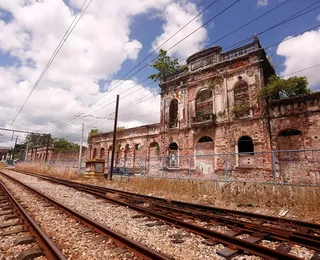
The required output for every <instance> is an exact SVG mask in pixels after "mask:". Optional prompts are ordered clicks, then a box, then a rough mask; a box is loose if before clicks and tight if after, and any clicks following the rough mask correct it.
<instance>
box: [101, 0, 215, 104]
mask: <svg viewBox="0 0 320 260" xmlns="http://www.w3.org/2000/svg"><path fill="white" fill-rule="evenodd" d="M217 1H218V0H215V1H212V2H211V3H210V4H209V5H208V6H206V7H205V8H204V9H203V10H202V11H201V12H199V13H198V14H197V15H196V16H194V17H193V18H192V19H191V20H190V21H189V22H187V23H186V24H185V25H183V26H182V27H181V28H180V29H179V30H178V31H176V32H175V33H174V34H172V35H171V36H170V37H169V38H168V39H166V40H165V41H164V42H163V43H161V44H160V45H159V46H158V47H157V48H156V49H154V50H153V51H152V52H151V53H149V55H147V56H146V57H144V58H143V59H142V60H141V61H140V62H139V63H138V64H136V65H135V66H134V67H133V68H132V69H130V70H129V71H128V72H127V73H126V74H125V75H124V76H122V77H121V78H120V79H119V80H118V82H120V81H121V80H123V79H125V77H126V76H127V75H129V73H130V72H132V71H133V70H134V69H136V68H138V67H139V66H140V65H141V64H142V63H143V62H144V61H145V60H147V59H148V58H149V57H151V56H152V55H153V54H154V53H156V51H157V50H159V49H160V48H161V47H162V46H163V45H165V44H166V43H167V42H168V41H170V40H171V39H172V38H173V37H174V36H176V35H177V34H178V33H179V32H181V31H182V30H183V29H184V28H186V27H187V26H188V25H189V24H190V23H192V22H193V21H194V20H196V19H197V18H198V17H199V16H200V15H202V14H203V13H204V12H205V11H206V10H208V9H209V8H210V7H211V6H212V5H214V4H215V3H216V2H217ZM157 56H158V55H157ZM118 82H117V83H118ZM101 98H102V97H99V98H98V100H97V101H99V100H100V99H101Z"/></svg>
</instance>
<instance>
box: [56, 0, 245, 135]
mask: <svg viewBox="0 0 320 260" xmlns="http://www.w3.org/2000/svg"><path fill="white" fill-rule="evenodd" d="M239 1H241V0H236V1H235V2H233V3H232V4H231V5H229V6H228V7H226V8H225V9H223V10H222V11H221V12H220V13H218V14H217V15H215V16H214V17H212V18H211V19H209V20H208V21H207V22H206V23H204V24H203V25H201V26H199V27H198V28H197V29H195V30H194V31H193V32H191V33H190V34H188V35H187V36H186V37H184V38H183V39H182V40H180V41H179V42H177V43H175V44H174V45H173V46H171V47H170V48H169V49H168V50H170V49H172V48H173V47H175V46H177V45H178V44H180V43H181V42H182V41H184V40H186V39H187V38H188V37H190V36H191V35H192V34H194V33H195V32H197V31H198V30H199V29H200V28H202V27H204V26H206V25H207V24H208V23H210V22H211V21H212V20H214V19H215V18H217V17H218V16H220V15H222V14H223V13H224V12H226V11H227V10H229V9H230V8H231V7H233V6H234V5H235V4H236V3H238V2H239ZM157 57H158V56H157ZM156 59H157V58H155V59H153V60H152V61H151V62H153V61H154V60H156ZM151 62H149V63H147V64H146V65H144V66H143V67H142V68H140V69H139V70H138V71H137V72H135V73H134V74H133V75H135V74H136V73H138V72H139V71H141V70H142V69H143V68H145V67H147V66H148V65H149V64H150V63H151ZM133 75H130V76H128V77H127V79H128V78H130V77H132V76H133ZM124 81H125V80H124ZM124 81H121V82H120V84H118V85H116V86H113V88H112V89H111V90H110V91H108V92H106V93H104V94H102V95H101V96H100V97H98V98H97V99H96V100H94V101H93V102H91V103H90V104H89V105H88V107H87V108H85V109H84V110H82V111H81V112H79V113H77V114H76V115H74V116H73V117H71V118H70V119H67V121H68V122H69V120H71V121H73V120H74V119H76V118H78V117H80V116H81V115H82V114H83V113H86V112H87V110H88V109H90V107H92V106H93V105H94V104H96V102H98V101H99V100H101V99H102V98H103V97H104V96H105V95H107V94H109V93H110V92H111V91H112V90H114V89H115V88H117V87H118V86H120V85H121V84H123V82H124ZM62 126H64V123H61V124H60V125H58V126H57V129H58V128H60V127H62ZM54 130H56V129H54Z"/></svg>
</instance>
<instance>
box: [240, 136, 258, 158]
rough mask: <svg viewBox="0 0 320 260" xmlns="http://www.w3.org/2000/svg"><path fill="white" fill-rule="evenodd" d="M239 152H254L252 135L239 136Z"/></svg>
mask: <svg viewBox="0 0 320 260" xmlns="http://www.w3.org/2000/svg"><path fill="white" fill-rule="evenodd" d="M238 153H251V154H253V153H254V146H253V141H252V138H251V137H250V136H242V137H240V138H239V140H238Z"/></svg>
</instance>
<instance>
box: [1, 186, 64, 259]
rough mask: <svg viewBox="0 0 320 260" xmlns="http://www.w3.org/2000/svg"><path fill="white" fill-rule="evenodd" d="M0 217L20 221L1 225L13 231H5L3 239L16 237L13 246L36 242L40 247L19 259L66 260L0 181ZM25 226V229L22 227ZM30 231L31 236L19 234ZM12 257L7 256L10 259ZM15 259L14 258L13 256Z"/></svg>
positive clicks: (28, 250) (23, 254)
mask: <svg viewBox="0 0 320 260" xmlns="http://www.w3.org/2000/svg"><path fill="white" fill-rule="evenodd" d="M0 211H1V213H0V216H1V217H3V219H5V220H16V219H17V218H19V220H20V221H14V222H13V221H7V222H6V221H3V223H2V224H1V230H5V229H7V228H10V227H12V228H13V229H10V230H7V231H3V232H2V233H1V236H2V237H5V236H13V235H17V236H16V238H15V239H16V240H15V242H14V245H13V246H18V245H22V244H27V243H28V244H30V243H34V242H36V243H37V244H38V245H39V249H38V248H35V247H31V248H29V249H26V250H22V251H21V252H20V254H19V255H18V256H17V258H18V259H31V258H34V257H40V256H43V255H44V256H46V257H47V259H62V260H65V259H66V258H65V256H64V255H63V254H62V252H61V251H60V250H59V249H58V248H57V247H56V245H55V244H54V243H53V242H52V241H51V239H50V238H49V237H48V236H47V235H46V234H45V233H44V232H43V231H42V230H41V228H40V227H39V226H38V224H37V223H36V222H35V221H34V220H33V219H32V218H31V216H30V215H29V214H28V213H27V211H26V210H25V209H24V208H23V206H22V205H21V204H20V203H19V202H18V200H16V199H15V198H14V196H13V195H12V194H11V192H10V191H9V190H8V189H7V188H6V187H5V186H4V185H3V183H2V182H1V181H0ZM21 226H23V228H22V227H21ZM26 231H28V232H29V233H30V234H31V235H32V237H30V236H21V235H19V234H21V233H25V232H26ZM9 257H10V256H7V257H6V259H8V258H9ZM13 257H14V256H13Z"/></svg>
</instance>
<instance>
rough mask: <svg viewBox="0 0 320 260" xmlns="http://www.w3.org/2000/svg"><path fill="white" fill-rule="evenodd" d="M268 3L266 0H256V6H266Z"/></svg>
mask: <svg viewBox="0 0 320 260" xmlns="http://www.w3.org/2000/svg"><path fill="white" fill-rule="evenodd" d="M267 5H268V0H258V2H257V6H258V7H262V6H267Z"/></svg>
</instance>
